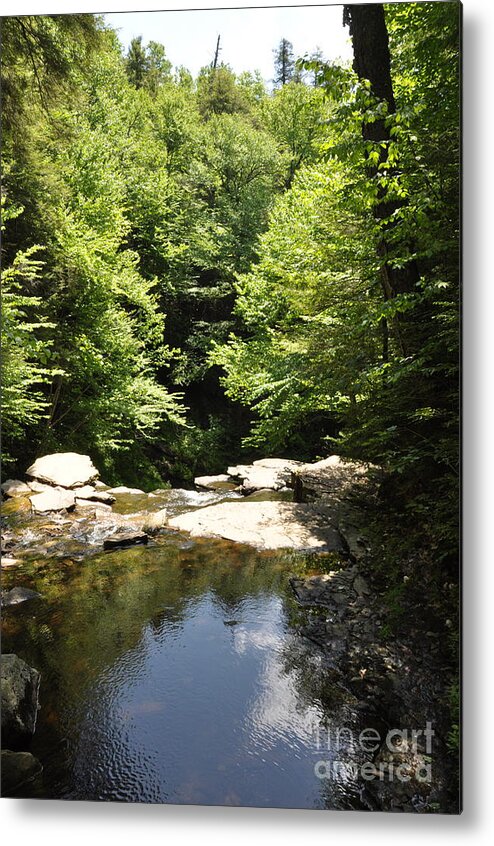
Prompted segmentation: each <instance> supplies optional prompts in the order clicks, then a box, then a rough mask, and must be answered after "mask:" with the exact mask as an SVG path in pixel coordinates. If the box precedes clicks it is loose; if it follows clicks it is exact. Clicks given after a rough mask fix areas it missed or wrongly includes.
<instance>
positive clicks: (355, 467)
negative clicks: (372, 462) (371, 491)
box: [291, 455, 369, 502]
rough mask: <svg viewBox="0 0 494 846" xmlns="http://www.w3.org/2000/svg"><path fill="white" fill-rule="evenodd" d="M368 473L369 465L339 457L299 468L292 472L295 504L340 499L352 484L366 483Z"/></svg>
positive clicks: (332, 456)
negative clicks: (364, 481)
mask: <svg viewBox="0 0 494 846" xmlns="http://www.w3.org/2000/svg"><path fill="white" fill-rule="evenodd" d="M368 470H369V465H367V464H362V463H360V462H356V461H344V460H343V459H342V458H341V457H340V456H339V455H331V456H329V458H325V459H323V460H322V461H316V462H315V463H314V464H302V465H300V466H299V467H297V468H296V469H295V470H294V471H293V474H292V479H291V484H292V487H293V488H294V491H295V501H296V502H313V501H314V500H316V499H322V500H333V501H334V500H335V499H342V498H343V497H344V495H345V494H347V493H348V492H349V490H350V488H351V487H352V485H353V484H354V483H355V482H357V481H363V480H365V478H366V474H367V472H368Z"/></svg>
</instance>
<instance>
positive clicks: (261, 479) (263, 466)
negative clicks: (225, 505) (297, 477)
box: [228, 458, 300, 493]
mask: <svg viewBox="0 0 494 846" xmlns="http://www.w3.org/2000/svg"><path fill="white" fill-rule="evenodd" d="M299 465H300V462H299V461H291V460H290V459H288V458H260V459H258V460H257V461H254V463H253V464H238V465H237V466H235V467H229V468H228V474H229V475H230V476H232V477H233V478H235V479H239V480H240V481H241V483H242V490H243V491H244V493H252V492H253V491H260V490H265V489H266V488H270V489H271V490H273V491H278V490H281V488H285V487H287V485H289V483H290V480H291V477H292V473H293V471H294V470H295V469H296V468H297V467H298V466H299Z"/></svg>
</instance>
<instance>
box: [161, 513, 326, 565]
mask: <svg viewBox="0 0 494 846" xmlns="http://www.w3.org/2000/svg"><path fill="white" fill-rule="evenodd" d="M168 526H169V527H171V528H175V529H179V530H180V531H185V532H189V533H190V534H191V535H192V536H193V537H218V538H224V539H226V540H231V541H236V542H237V543H245V544H249V545H251V546H255V547H257V548H258V549H292V550H295V551H298V552H335V551H337V552H340V551H343V544H342V541H341V537H340V535H339V532H338V530H337V528H336V526H335V524H334V522H333V515H332V512H331V510H330V509H326V508H324V507H319V506H314V505H300V504H295V503H291V502H245V501H239V502H223V503H220V504H219V505H211V506H208V507H206V508H201V509H199V510H198V511H187V512H186V513H185V514H180V515H179V516H177V517H172V518H171V519H170V520H169V521H168Z"/></svg>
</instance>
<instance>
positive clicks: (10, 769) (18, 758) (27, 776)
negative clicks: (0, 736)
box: [1, 749, 43, 796]
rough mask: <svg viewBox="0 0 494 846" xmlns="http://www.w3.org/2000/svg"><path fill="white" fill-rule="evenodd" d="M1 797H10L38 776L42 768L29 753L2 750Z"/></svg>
mask: <svg viewBox="0 0 494 846" xmlns="http://www.w3.org/2000/svg"><path fill="white" fill-rule="evenodd" d="M1 761H2V796H11V795H12V794H13V793H15V791H16V790H18V789H19V788H20V787H22V786H23V785H24V784H27V783H28V782H30V781H33V780H34V779H35V778H37V776H39V775H40V774H41V773H42V771H43V767H42V766H41V764H40V762H39V761H38V759H37V758H35V757H34V755H31V753H30V752H12V751H11V750H10V749H2V756H1Z"/></svg>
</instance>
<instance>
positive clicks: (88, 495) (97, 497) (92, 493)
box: [74, 485, 115, 505]
mask: <svg viewBox="0 0 494 846" xmlns="http://www.w3.org/2000/svg"><path fill="white" fill-rule="evenodd" d="M74 493H75V495H76V497H77V499H88V500H91V502H103V503H105V504H106V505H111V504H112V502H115V497H114V496H113V494H111V493H108V491H97V490H96V489H95V488H94V487H93V486H92V485H84V486H83V487H82V488H76V490H75V491H74Z"/></svg>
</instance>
